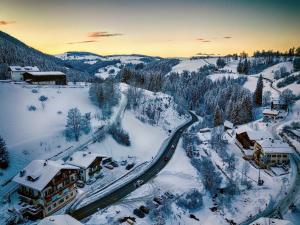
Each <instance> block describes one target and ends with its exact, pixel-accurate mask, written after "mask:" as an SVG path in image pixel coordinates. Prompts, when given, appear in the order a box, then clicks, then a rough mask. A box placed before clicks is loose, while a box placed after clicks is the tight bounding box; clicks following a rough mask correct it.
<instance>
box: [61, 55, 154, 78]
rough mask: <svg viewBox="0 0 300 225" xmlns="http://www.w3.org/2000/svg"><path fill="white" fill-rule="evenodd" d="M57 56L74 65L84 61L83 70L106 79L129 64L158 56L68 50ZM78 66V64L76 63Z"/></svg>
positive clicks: (145, 62) (139, 62) (144, 61)
mask: <svg viewBox="0 0 300 225" xmlns="http://www.w3.org/2000/svg"><path fill="white" fill-rule="evenodd" d="M56 57H57V58H59V59H62V60H65V61H67V62H68V63H71V64H72V65H74V63H75V65H76V62H78V63H83V65H82V66H80V67H81V69H82V70H86V71H87V72H89V73H93V74H94V75H95V76H97V77H99V78H102V79H106V78H108V77H114V76H116V75H117V73H118V72H119V71H120V69H121V68H123V67H124V66H127V65H137V64H147V63H149V62H151V61H153V60H158V59H159V58H157V57H151V56H144V55H108V56H101V55H97V54H93V53H89V52H66V53H63V54H59V55H56ZM76 66H78V65H76Z"/></svg>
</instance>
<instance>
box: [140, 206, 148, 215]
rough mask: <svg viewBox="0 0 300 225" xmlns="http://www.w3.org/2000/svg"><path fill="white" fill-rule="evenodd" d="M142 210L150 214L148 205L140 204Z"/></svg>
mask: <svg viewBox="0 0 300 225" xmlns="http://www.w3.org/2000/svg"><path fill="white" fill-rule="evenodd" d="M140 210H141V211H142V212H143V213H145V214H148V213H149V211H150V210H149V208H147V207H146V206H144V205H141V206H140Z"/></svg>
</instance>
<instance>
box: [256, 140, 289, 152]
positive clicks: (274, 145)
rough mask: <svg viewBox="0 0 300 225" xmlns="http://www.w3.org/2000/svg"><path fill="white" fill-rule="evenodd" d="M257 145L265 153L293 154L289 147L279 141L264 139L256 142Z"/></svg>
mask: <svg viewBox="0 0 300 225" xmlns="http://www.w3.org/2000/svg"><path fill="white" fill-rule="evenodd" d="M257 143H258V144H260V146H261V147H262V148H263V151H264V152H265V153H293V150H292V149H291V147H290V146H289V145H288V144H287V143H285V142H283V141H281V140H273V139H266V140H261V141H257Z"/></svg>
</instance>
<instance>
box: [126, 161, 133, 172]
mask: <svg viewBox="0 0 300 225" xmlns="http://www.w3.org/2000/svg"><path fill="white" fill-rule="evenodd" d="M133 167H134V163H130V164H128V165H127V166H126V168H125V169H126V170H130V169H132V168H133Z"/></svg>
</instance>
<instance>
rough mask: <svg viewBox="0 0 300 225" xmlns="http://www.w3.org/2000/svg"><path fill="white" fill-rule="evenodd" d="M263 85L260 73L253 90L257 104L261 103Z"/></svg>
mask: <svg viewBox="0 0 300 225" xmlns="http://www.w3.org/2000/svg"><path fill="white" fill-rule="evenodd" d="M263 87H264V83H263V77H262V75H260V76H259V78H258V80H257V84H256V89H255V92H254V101H255V104H256V105H257V106H261V105H262V95H263Z"/></svg>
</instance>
